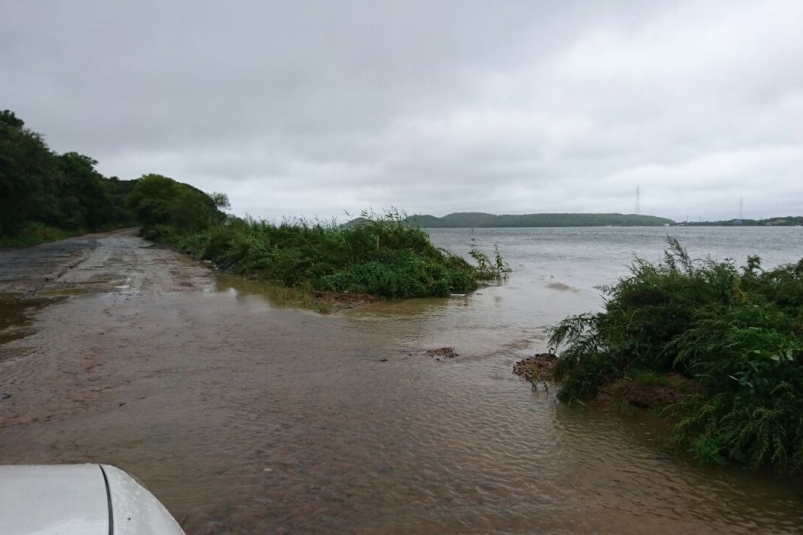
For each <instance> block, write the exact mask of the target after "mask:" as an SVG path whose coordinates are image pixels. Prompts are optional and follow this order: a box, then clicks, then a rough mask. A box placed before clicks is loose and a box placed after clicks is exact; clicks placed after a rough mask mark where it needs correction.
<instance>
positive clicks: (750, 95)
mask: <svg viewBox="0 0 803 535" xmlns="http://www.w3.org/2000/svg"><path fill="white" fill-rule="evenodd" d="M801 28H803V2H801V1H799V0H788V1H744V2H742V1H738V0H727V1H723V2H709V1H697V0H695V1H688V2H686V1H663V2H659V1H655V2H643V1H631V2H626V1H607V2H602V1H597V0H594V1H592V0H589V1H586V2H580V1H577V2H570V1H554V2H536V1H534V0H533V1H521V2H513V1H510V2H505V1H490V0H489V1H483V2H474V1H467V0H459V1H457V0H455V1H448V0H446V1H445V0H439V1H432V0H427V1H413V0H400V1H389V0H381V1H367V0H366V1H360V2H355V1H340V0H337V1H335V0H320V1H317V2H306V1H299V0H292V1H282V2H265V1H259V2H257V1H251V2H237V1H226V2H223V1H219V0H215V1H209V2H202V1H198V0H192V1H189V0H185V1H171V2H164V1H150V0H148V1H143V0H137V1H136V2H126V3H123V2H109V1H99V0H98V1H81V0H62V1H57V0H51V1H30V0H3V2H2V3H1V4H0V109H6V108H7V109H11V110H12V111H14V112H15V113H16V114H17V115H18V116H19V117H20V118H22V119H23V120H24V121H25V122H26V125H27V126H28V127H29V128H31V129H32V130H34V131H37V132H40V133H43V134H44V135H45V139H46V141H47V142H48V144H49V145H50V147H51V148H52V149H53V150H55V151H58V152H67V151H77V152H81V153H83V154H87V155H89V156H92V157H93V158H95V159H96V160H98V161H99V165H98V169H99V170H100V171H101V172H102V173H103V174H104V175H107V176H112V175H116V176H118V177H120V178H125V179H130V178H137V177H139V176H141V175H143V174H145V173H159V174H163V175H166V176H170V177H172V178H175V179H176V180H179V181H182V182H187V183H190V184H193V185H194V186H197V187H199V188H201V189H203V190H206V191H222V192H225V193H228V195H229V197H230V199H231V201H232V210H233V212H234V213H236V214H238V215H244V214H246V213H247V214H251V215H253V216H257V217H266V218H278V217H281V216H283V215H287V216H296V215H306V216H315V215H318V216H321V217H325V218H328V217H331V216H337V217H338V220H340V221H344V220H347V219H348V217H346V216H345V215H343V212H344V210H347V211H349V212H351V213H359V211H360V210H362V209H365V208H369V207H372V208H373V209H375V210H377V211H380V210H382V209H384V208H388V207H390V206H396V207H398V208H401V209H404V210H406V211H408V212H410V213H428V214H433V215H438V216H442V215H445V214H447V213H450V212H457V211H483V212H490V213H497V214H503V213H506V214H508V213H509V214H517V213H538V212H621V213H633V212H634V211H635V205H636V194H635V191H636V186H640V187H641V211H642V213H645V214H653V215H660V216H665V217H669V218H672V219H675V220H683V219H685V218H686V217H687V216H688V217H689V218H690V219H697V218H699V217H702V218H703V219H730V218H734V217H737V216H738V214H739V199H740V198H743V199H744V216H745V217H750V218H759V217H769V216H775V215H790V214H792V215H803V30H801Z"/></svg>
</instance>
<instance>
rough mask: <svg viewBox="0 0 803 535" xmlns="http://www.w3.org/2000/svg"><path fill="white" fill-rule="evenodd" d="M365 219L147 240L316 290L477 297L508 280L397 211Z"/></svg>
mask: <svg viewBox="0 0 803 535" xmlns="http://www.w3.org/2000/svg"><path fill="white" fill-rule="evenodd" d="M363 218H364V221H363V222H362V223H361V224H359V225H354V226H345V227H341V226H337V225H335V224H334V223H330V224H327V223H322V222H320V221H314V222H310V221H306V220H288V221H284V222H283V223H281V224H278V225H277V224H272V223H268V222H266V221H261V220H255V219H249V218H246V219H240V218H230V219H228V220H227V221H226V222H225V223H223V224H221V225H218V226H213V227H210V228H208V229H206V230H203V231H200V232H195V233H181V234H176V233H175V231H174V229H172V228H170V227H153V228H151V229H148V230H146V231H145V233H144V235H145V237H149V238H151V239H156V240H159V241H166V242H168V243H171V244H173V245H176V246H179V247H181V248H183V249H187V250H190V251H191V252H193V253H194V254H196V255H197V256H199V257H200V258H204V259H207V260H211V261H213V262H214V263H215V264H217V265H218V266H219V267H221V268H222V269H225V270H227V271H230V272H233V273H238V274H241V275H247V276H251V277H255V278H258V279H260V280H264V281H269V282H273V283H276V284H279V285H283V286H290V287H303V288H308V289H311V290H322V291H332V292H358V293H368V294H373V295H378V296H385V297H392V298H406V297H444V296H448V295H449V294H451V293H465V292H470V291H473V290H475V289H477V288H478V287H479V285H480V283H481V282H482V281H483V280H488V279H495V278H497V277H499V276H500V274H501V271H499V270H498V269H497V264H494V263H490V262H485V263H481V264H480V265H478V266H474V265H471V264H469V263H468V262H466V261H465V260H464V259H463V258H461V257H459V256H456V255H454V254H452V253H450V252H448V251H445V250H443V249H439V248H437V247H435V246H434V245H432V243H431V242H430V241H429V235H428V234H427V233H426V232H425V231H424V230H423V229H421V228H418V227H414V226H410V224H409V223H408V222H407V221H405V217H404V214H402V213H400V212H398V211H390V212H387V213H385V214H384V215H375V214H367V213H364V214H363ZM475 258H476V257H475ZM498 264H499V265H501V259H500V260H499V262H498Z"/></svg>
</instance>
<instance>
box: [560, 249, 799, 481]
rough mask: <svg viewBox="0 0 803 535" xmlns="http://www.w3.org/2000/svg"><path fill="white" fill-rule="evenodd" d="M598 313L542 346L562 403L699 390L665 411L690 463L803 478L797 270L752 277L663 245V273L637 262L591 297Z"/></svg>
mask: <svg viewBox="0 0 803 535" xmlns="http://www.w3.org/2000/svg"><path fill="white" fill-rule="evenodd" d="M602 291H603V294H604V296H605V298H606V302H605V306H604V310H603V311H602V312H599V313H587V314H581V315H577V316H571V317H568V318H566V319H564V320H563V321H562V322H560V323H559V324H558V325H557V326H555V327H553V328H552V329H551V331H550V344H551V345H553V346H555V347H558V346H563V347H564V348H565V349H564V351H563V352H562V354H561V355H560V359H559V360H558V363H557V365H556V367H555V370H554V374H555V377H556V378H557V379H559V380H562V381H563V382H564V386H563V389H562V390H561V391H560V393H559V394H558V396H559V398H560V399H561V400H563V401H569V402H571V401H583V400H587V399H591V398H593V397H594V396H595V395H596V394H597V392H598V390H599V389H600V387H601V386H602V385H603V384H606V383H609V382H611V381H614V380H617V379H620V378H622V377H625V376H627V375H630V376H636V377H640V378H641V379H642V380H647V381H650V382H653V383H660V382H661V380H660V379H658V378H657V377H656V375H657V374H665V373H668V372H674V373H678V374H680V375H682V376H685V377H687V378H690V379H693V380H694V381H695V382H696V383H698V386H699V388H697V389H695V391H694V392H692V393H689V394H688V395H687V396H686V397H685V398H684V399H683V401H681V402H680V403H676V404H673V405H671V406H669V407H667V408H666V409H665V411H664V414H666V415H669V416H671V417H672V418H673V420H674V422H675V424H674V428H673V429H674V440H675V442H676V444H677V445H678V446H680V447H683V448H685V449H688V450H690V451H692V452H693V453H694V454H695V456H696V457H697V458H698V459H700V460H701V461H706V462H717V463H722V462H727V461H734V462H737V463H743V464H746V465H748V466H749V467H751V468H753V469H758V468H761V467H764V466H772V467H774V469H775V470H776V471H778V472H779V473H784V474H790V473H796V472H801V471H803V410H801V407H803V260H801V261H800V262H798V263H797V264H796V265H784V266H780V267H777V268H774V269H771V270H766V271H765V270H763V269H762V268H761V261H760V259H759V258H758V257H749V258H748V261H747V265H746V266H744V267H742V268H741V269H737V268H736V267H735V265H734V264H733V262H731V261H724V262H717V261H714V260H711V259H704V260H692V259H691V258H690V257H689V255H688V254H687V252H686V251H685V250H684V249H683V248H682V247H681V245H680V244H679V243H678V242H677V241H676V240H674V239H670V240H669V249H668V250H667V251H666V253H665V255H664V259H663V261H662V262H660V263H658V264H657V265H656V264H651V263H648V262H645V261H643V260H639V259H637V260H636V261H635V262H634V264H633V266H632V267H631V274H630V276H628V277H624V278H622V279H620V280H619V281H618V282H617V283H616V284H614V285H612V286H605V287H602Z"/></svg>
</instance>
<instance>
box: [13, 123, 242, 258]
mask: <svg viewBox="0 0 803 535" xmlns="http://www.w3.org/2000/svg"><path fill="white" fill-rule="evenodd" d="M97 163H98V162H97V161H95V160H94V159H93V158H91V157H90V156H86V155H83V154H78V153H77V152H67V153H64V154H58V153H56V152H54V151H52V150H50V148H49V147H48V146H47V144H46V143H45V140H44V138H43V136H42V135H41V134H39V133H36V132H33V131H31V130H30V129H28V128H25V123H24V121H23V120H22V119H20V118H19V117H17V116H16V115H15V114H14V112H12V111H9V110H4V111H0V247H2V246H6V247H7V246H24V245H34V244H36V243H41V242H44V241H50V240H55V239H60V238H64V237H67V236H70V235H76V234H80V233H83V232H93V231H99V230H110V229H113V228H123V227H130V226H138V225H146V226H148V225H157V224H170V225H173V226H176V227H184V228H191V229H198V228H201V227H203V226H204V225H206V224H208V222H209V221H210V220H219V219H220V218H221V217H224V216H223V214H222V212H220V211H219V210H218V208H219V207H222V206H226V205H227V204H228V200H227V199H226V198H225V195H222V194H213V195H212V196H209V195H207V194H205V193H204V192H202V191H200V190H198V189H196V188H194V187H192V186H189V185H187V184H181V183H179V182H176V181H174V180H172V179H170V178H167V177H163V176H160V175H146V176H144V177H142V178H141V179H138V180H120V179H118V178H117V177H111V178H107V177H104V176H103V175H101V174H100V173H99V172H98V171H97V170H96V168H95V166H96V165H97Z"/></svg>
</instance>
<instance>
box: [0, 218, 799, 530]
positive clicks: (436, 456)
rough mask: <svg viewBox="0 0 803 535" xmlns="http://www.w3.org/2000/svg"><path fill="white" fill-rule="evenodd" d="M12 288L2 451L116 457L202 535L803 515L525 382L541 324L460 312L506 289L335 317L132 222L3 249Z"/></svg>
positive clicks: (646, 525) (774, 493) (644, 422)
mask: <svg viewBox="0 0 803 535" xmlns="http://www.w3.org/2000/svg"><path fill="white" fill-rule="evenodd" d="M0 293H2V294H3V298H2V309H0V310H2V313H0V316H1V317H2V323H0V328H2V329H3V330H2V332H1V333H0V336H2V337H3V338H0V343H2V345H0V463H6V464H19V463H62V462H104V463H110V464H115V465H117V466H119V467H121V468H123V469H124V470H127V471H129V472H130V473H132V474H134V475H136V476H137V477H138V478H140V479H141V480H142V481H143V482H144V483H145V484H146V485H147V486H148V487H149V488H150V489H151V490H152V491H153V492H154V493H155V494H156V495H157V496H158V497H159V498H160V500H162V501H163V502H164V503H165V505H166V506H167V507H168V509H169V510H170V511H171V512H172V513H173V515H174V516H175V517H176V518H177V519H178V520H179V522H182V523H183V526H184V528H185V530H186V531H187V533H191V534H192V533H198V534H204V533H366V534H367V533H425V534H426V533H582V534H586V533H589V534H590V533H633V534H635V533H645V532H650V533H653V534H662V533H763V532H773V533H796V532H798V530H799V529H800V527H801V526H803V512H801V511H803V495H801V489H800V488H799V483H800V480H799V479H798V480H786V481H781V482H778V481H775V480H773V479H772V478H770V477H767V476H766V475H751V474H747V473H744V472H742V471H740V470H738V469H733V468H717V469H700V468H698V467H697V466H695V465H694V464H692V463H690V462H688V461H687V460H683V459H676V458H672V457H669V456H667V455H665V454H664V453H662V451H661V448H660V447H659V445H660V438H661V433H662V431H661V430H662V426H661V425H657V422H656V421H655V420H654V419H653V418H651V417H650V416H649V415H635V416H633V415H626V414H616V413H605V414H601V413H595V412H591V411H582V410H576V409H570V408H567V407H564V406H561V405H559V404H558V403H557V402H556V401H555V399H554V392H553V391H550V392H533V391H531V390H530V388H529V385H527V384H526V383H523V382H522V380H521V379H519V378H518V377H516V376H515V375H513V374H512V373H511V371H512V367H513V363H514V362H515V361H516V360H518V359H519V358H521V357H522V356H526V355H527V354H531V353H532V351H531V348H532V346H533V344H537V343H540V342H542V338H541V339H539V336H541V335H539V334H538V333H537V332H535V331H534V332H532V333H521V332H518V331H516V332H515V333H513V331H506V330H505V328H504V326H502V327H500V328H498V329H494V330H493V332H491V329H489V328H486V329H483V328H481V327H478V326H477V325H475V324H472V325H471V326H470V328H465V329H462V330H460V329H461V326H460V325H459V323H460V320H459V318H461V317H468V316H470V314H468V313H467V312H466V311H470V310H471V309H472V307H475V306H477V303H478V302H479V301H480V300H487V301H488V302H490V303H493V304H494V306H496V305H497V304H498V306H500V307H503V306H504V302H502V301H500V302H497V300H499V299H501V297H500V295H502V294H500V293H495V289H494V288H488V289H485V290H483V292H481V294H482V295H479V296H476V297H472V296H469V297H467V298H464V299H451V300H450V299H441V300H421V301H413V302H403V303H376V304H372V305H368V306H366V307H363V308H362V309H359V310H356V311H351V312H349V313H342V314H336V315H331V316H324V315H319V314H316V313H314V312H309V311H304V310H297V309H291V308H282V307H279V306H277V305H276V304H275V301H274V302H272V301H271V300H270V299H269V298H268V297H266V294H265V289H264V288H263V287H261V286H259V285H256V284H252V283H248V282H246V281H243V280H240V279H237V278H234V277H216V276H215V273H214V272H213V271H211V270H210V269H208V268H207V267H206V266H204V265H203V264H201V263H198V262H195V261H193V260H192V259H189V258H187V257H185V256H183V255H181V254H179V253H177V252H174V251H171V250H167V249H161V248H157V247H153V246H151V245H150V244H149V243H147V242H145V241H144V240H141V239H139V238H137V237H135V236H133V233H132V232H123V233H120V234H116V235H107V236H96V237H85V238H80V239H75V240H68V241H66V242H60V243H59V244H50V245H47V246H43V247H39V248H34V249H26V250H20V251H5V252H0ZM461 314H462V315H464V316H461ZM456 318H457V319H456ZM444 326H445V327H444ZM444 333H445V334H444ZM450 337H451V339H449V338H450ZM504 340H507V342H506V343H503V341H504ZM447 342H448V343H447ZM442 345H451V346H454V347H455V350H456V352H457V354H458V356H457V357H455V358H450V359H442V360H437V359H436V358H433V357H429V356H427V354H426V350H428V349H434V348H437V347H440V346H442Z"/></svg>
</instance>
